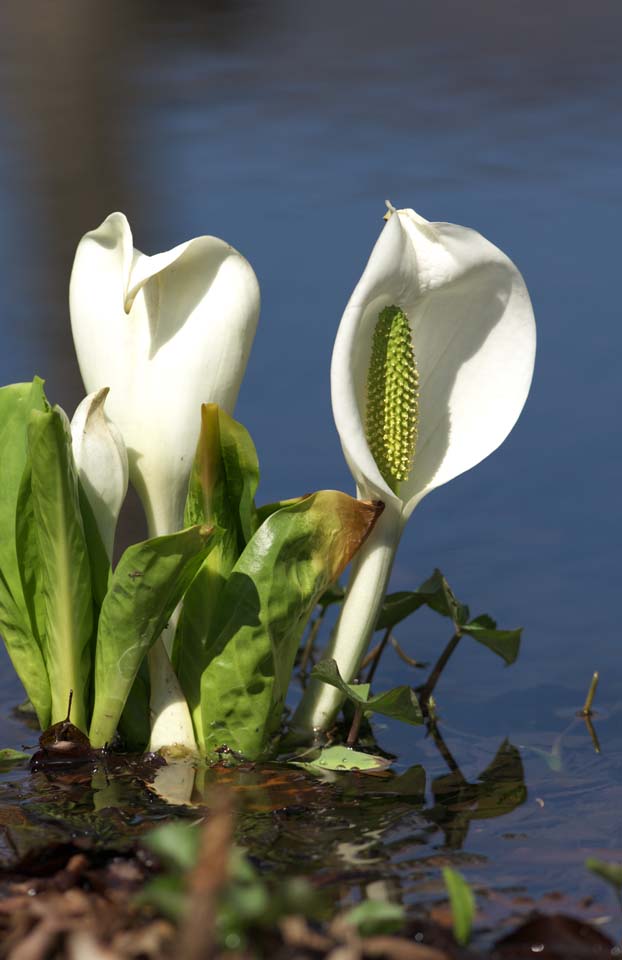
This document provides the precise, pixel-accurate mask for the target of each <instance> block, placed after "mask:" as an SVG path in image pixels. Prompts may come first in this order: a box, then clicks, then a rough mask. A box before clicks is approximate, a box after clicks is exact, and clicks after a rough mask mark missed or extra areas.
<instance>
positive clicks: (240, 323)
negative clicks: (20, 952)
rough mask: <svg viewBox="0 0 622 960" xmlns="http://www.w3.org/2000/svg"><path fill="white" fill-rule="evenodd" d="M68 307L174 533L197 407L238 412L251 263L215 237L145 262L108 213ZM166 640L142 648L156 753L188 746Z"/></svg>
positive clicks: (84, 368) (77, 265) (83, 251)
mask: <svg viewBox="0 0 622 960" xmlns="http://www.w3.org/2000/svg"><path fill="white" fill-rule="evenodd" d="M69 308H70V313H71V325H72V330H73V338H74V343H75V347H76V353H77V355H78V363H79V365H80V371H81V373H82V379H83V380H84V383H85V386H86V389H87V391H89V392H90V391H94V390H100V389H101V388H102V387H109V388H110V394H109V396H108V401H107V407H108V411H109V413H110V416H111V418H112V420H113V421H114V422H115V423H116V424H117V426H118V427H119V430H120V431H121V434H122V436H123V439H124V441H125V445H126V447H127V453H128V461H129V474H130V480H131V481H132V483H133V484H134V486H135V487H136V489H137V491H138V494H139V496H140V498H141V500H142V503H143V507H144V509H145V513H146V516H147V524H148V528H149V535H150V536H152V537H154V536H160V535H164V534H167V533H172V532H174V531H175V530H179V529H181V527H182V526H183V515H184V504H185V500H186V494H187V490H188V479H189V476H190V470H191V467H192V463H193V460H194V455H195V450H196V445H197V440H198V436H199V429H200V423H201V404H202V403H209V402H213V403H217V404H219V405H220V406H221V407H223V409H224V410H226V411H227V412H228V413H233V408H234V406H235V402H236V399H237V395H238V391H239V389H240V384H241V381H242V377H243V375H244V371H245V369H246V363H247V360H248V356H249V353H250V349H251V346H252V342H253V338H254V335H255V329H256V326H257V319H258V316H259V286H258V284H257V278H256V277H255V274H254V272H253V270H252V268H251V266H250V264H249V263H248V262H247V261H246V260H245V259H244V257H242V256H241V254H239V253H238V252H237V250H234V249H233V247H231V246H229V244H227V243H225V242H224V241H223V240H219V239H217V238H216V237H197V238H196V239H194V240H188V241H187V242H186V243H182V244H180V245H179V246H178V247H174V248H173V249H172V250H168V251H167V252H166V253H159V254H156V255H155V256H152V257H149V256H146V255H145V254H143V253H141V252H140V251H139V250H136V249H135V248H134V245H133V239H132V233H131V230H130V226H129V223H128V222H127V219H126V217H125V216H124V215H123V214H122V213H112V214H110V216H109V217H107V218H106V219H105V220H104V222H103V223H102V224H101V226H99V227H98V228H97V229H96V230H93V231H91V232H90V233H87V234H86V235H85V236H84V237H83V238H82V240H81V241H80V243H79V245H78V249H77V251H76V257H75V261H74V265H73V271H72V274H71V282H70V288H69ZM172 634H173V624H172V623H171V624H170V625H169V627H167V629H166V630H165V633H164V634H163V636H162V637H161V638H160V639H159V640H158V641H156V644H155V645H154V647H153V648H152V649H151V651H150V653H149V670H150V676H151V712H152V735H151V749H153V750H157V749H159V748H161V747H166V746H170V745H173V744H175V745H180V746H183V747H185V748H186V749H188V750H193V749H194V748H195V747H196V744H195V738H194V733H193V729H192V720H191V717H190V711H189V709H188V705H187V703H186V700H185V698H184V696H183V693H182V692H181V689H180V687H179V683H178V681H177V678H176V676H175V673H174V671H173V668H172V666H171V663H170V660H169V656H168V653H167V649H166V647H167V644H168V646H170V642H171V638H172Z"/></svg>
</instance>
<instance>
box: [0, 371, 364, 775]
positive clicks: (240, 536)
mask: <svg viewBox="0 0 622 960" xmlns="http://www.w3.org/2000/svg"><path fill="white" fill-rule="evenodd" d="M201 416H202V424H201V434H200V438H199V443H198V447H197V454H196V458H195V461H194V464H193V468H192V474H191V477H190V482H189V488H188V496H187V502H186V509H185V528H184V529H183V530H180V531H178V532H176V533H173V534H170V535H168V536H164V537H157V538H154V539H151V540H147V541H145V542H143V543H138V544H134V545H133V546H131V547H129V548H128V549H127V550H126V551H125V553H124V554H123V556H122V557H121V559H120V560H119V562H118V564H117V566H116V567H115V569H114V570H112V569H111V566H110V562H109V559H108V556H107V554H106V550H105V548H104V545H103V543H102V539H101V536H100V534H99V530H98V527H97V523H96V521H95V517H94V513H93V510H92V508H91V506H90V503H89V500H88V498H87V496H86V494H85V491H84V489H83V487H82V484H81V482H80V479H79V476H78V471H77V469H76V464H75V461H74V457H73V452H72V442H71V430H70V425H69V422H68V420H67V417H66V415H65V413H64V412H63V411H62V410H61V409H60V408H59V407H52V406H50V404H49V403H48V401H47V399H46V397H45V394H44V392H43V382H42V381H41V380H39V379H38V378H36V379H35V380H34V381H33V383H32V384H14V385H12V386H8V387H4V388H2V389H1V390H0V444H1V445H2V447H1V449H2V458H1V459H0V489H2V490H3V496H2V499H1V501H0V632H1V633H2V635H3V637H4V640H5V643H6V645H7V649H8V651H9V654H10V656H11V659H12V661H13V663H14V665H15V668H16V670H17V673H18V674H19V676H20V678H21V679H22V681H23V683H24V686H25V688H26V692H27V694H28V697H29V699H30V701H31V703H32V704H33V706H34V708H35V710H36V712H37V716H38V719H39V722H40V724H41V727H42V728H43V729H46V728H47V727H49V726H50V724H55V723H58V722H60V721H61V720H63V719H64V718H65V717H66V714H67V710H68V703H69V698H70V691H72V693H73V700H72V715H71V720H72V722H73V723H74V725H75V726H76V727H77V728H78V729H80V730H81V731H83V732H84V733H88V735H89V738H90V741H91V744H92V746H93V747H95V748H98V747H103V746H105V745H106V744H107V743H109V742H110V741H112V739H113V738H114V736H115V734H116V731H117V729H118V727H119V725H120V724H121V726H122V728H123V731H124V733H125V734H126V736H127V739H128V741H129V742H130V743H131V744H133V745H136V746H144V745H145V743H146V740H147V737H148V730H149V676H148V672H147V671H146V667H145V656H146V654H147V653H148V652H149V650H150V648H151V647H152V645H153V644H154V643H155V641H156V640H157V639H158V637H159V636H160V635H161V634H162V631H163V630H164V629H165V627H166V626H167V624H168V622H169V620H170V619H171V617H172V616H173V614H174V611H175V610H176V608H177V607H178V605H179V604H180V601H181V600H182V598H183V600H184V602H183V607H182V609H181V614H180V616H179V619H178V623H177V628H176V633H175V640H174V645H173V651H172V662H173V665H174V668H175V670H176V673H177V677H178V679H179V682H180V684H181V687H182V690H183V692H184V695H185V696H186V698H187V701H188V704H189V707H190V710H191V714H192V719H193V724H194V728H195V731H196V738H197V742H198V744H199V747H200V749H201V750H202V752H204V753H206V754H213V753H214V751H216V750H217V749H218V748H220V747H221V746H223V745H225V746H227V747H228V748H229V749H231V750H233V751H236V752H238V753H240V754H243V755H244V756H246V757H248V758H251V759H255V758H257V757H258V756H261V755H262V754H263V753H265V752H266V751H267V750H268V749H269V746H270V743H271V740H272V738H273V736H274V734H275V733H276V732H277V731H278V729H279V726H280V724H281V720H282V713H283V706H284V703H285V697H286V693H287V688H288V685H289V682H290V677H291V673H292V669H293V665H294V659H295V656H296V651H297V649H298V646H299V643H300V638H301V635H302V632H303V630H304V628H305V625H306V623H307V620H308V618H309V616H310V614H311V612H312V610H313V608H314V607H315V605H316V604H317V603H322V604H324V605H327V604H329V603H332V602H338V600H339V597H340V594H339V591H338V590H336V589H333V588H332V585H333V584H334V583H335V581H336V580H337V578H338V576H339V575H340V573H341V572H342V570H343V569H344V567H345V566H346V565H347V564H348V562H349V561H350V559H351V558H352V555H353V553H354V552H355V550H356V549H357V548H358V546H359V545H360V544H361V543H362V541H363V540H364V538H365V536H366V535H367V534H368V532H369V530H370V529H371V527H372V525H373V523H374V521H375V519H376V516H377V515H378V512H379V509H380V508H379V507H378V505H373V504H369V503H364V502H359V501H357V500H354V499H353V498H351V497H348V496H346V495H345V494H342V493H339V492H336V491H320V492H318V493H315V494H311V495H309V496H305V497H299V498H297V499H294V500H287V501H282V502H280V503H275V504H270V505H268V506H266V507H263V508H261V509H260V510H258V509H257V507H256V506H255V493H256V490H257V485H258V481H259V466H258V461H257V454H256V452H255V447H254V445H253V443H252V440H251V438H250V436H249V435H248V433H247V431H246V430H245V429H244V427H242V426H241V424H239V423H237V422H236V421H235V420H233V419H232V418H231V417H229V416H228V415H227V414H226V413H225V412H224V411H223V410H221V409H220V408H219V407H218V406H217V405H216V404H206V405H204V406H203V408H202V411H201Z"/></svg>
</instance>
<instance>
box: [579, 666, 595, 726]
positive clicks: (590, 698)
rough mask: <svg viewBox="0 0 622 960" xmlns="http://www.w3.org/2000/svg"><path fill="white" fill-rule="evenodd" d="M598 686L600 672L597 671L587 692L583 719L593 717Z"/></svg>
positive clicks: (582, 711)
mask: <svg viewBox="0 0 622 960" xmlns="http://www.w3.org/2000/svg"><path fill="white" fill-rule="evenodd" d="M597 686H598V670H595V671H594V673H593V675H592V680H591V682H590V688H589V690H588V691H587V697H586V698H585V703H584V704H583V709H582V710H581V716H582V717H591V716H592V712H593V711H592V704H593V702H594V696H595V694H596V687H597Z"/></svg>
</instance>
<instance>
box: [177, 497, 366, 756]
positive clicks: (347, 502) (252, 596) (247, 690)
mask: <svg viewBox="0 0 622 960" xmlns="http://www.w3.org/2000/svg"><path fill="white" fill-rule="evenodd" d="M378 514H379V508H378V506H377V505H375V504H371V503H367V502H366V501H357V500H354V499H353V498H352V497H348V496H346V494H343V493H339V492H336V491H332V490H324V491H321V492H319V493H315V494H312V495H311V496H309V497H306V498H305V499H304V500H301V501H299V502H298V503H294V504H292V505H291V506H288V507H284V508H283V509H281V510H278V511H277V512H276V513H274V514H273V515H272V516H271V517H269V518H268V519H267V520H266V521H265V523H263V524H262V526H261V527H259V529H258V530H257V532H256V533H255V535H254V537H253V538H252V540H251V541H250V543H249V544H248V546H247V547H246V549H245V550H244V552H243V554H242V556H241V557H240V559H239V560H238V562H237V563H236V565H235V567H234V569H233V572H232V574H231V576H230V578H229V580H228V582H227V585H226V587H225V589H224V591H223V593H222V598H221V602H220V604H219V608H218V614H217V618H216V620H215V623H214V633H213V635H212V636H211V637H207V638H206V642H205V647H204V649H203V655H202V659H201V661H199V662H197V669H200V666H201V665H203V671H202V678H201V688H200V697H201V709H202V713H203V730H202V731H197V732H198V734H199V741H200V743H201V745H202V746H203V747H205V748H206V749H207V751H213V750H215V749H216V748H218V747H220V746H221V745H223V744H226V745H227V746H228V747H230V748H231V749H233V750H235V751H237V752H239V753H241V754H243V755H244V756H246V757H248V758H249V759H255V758H257V757H259V756H261V754H262V753H263V752H264V751H265V750H266V748H267V746H268V742H269V739H270V736H271V735H272V734H273V733H274V732H276V730H277V729H278V726H279V723H280V719H281V714H282V710H283V704H284V702H285V694H286V691H287V687H288V684H289V681H290V677H291V672H292V668H293V664H294V658H295V656H296V651H297V649H298V646H299V643H300V638H301V636H302V633H303V630H304V627H305V624H306V622H307V619H308V617H309V615H310V613H311V612H312V610H313V607H314V606H315V604H316V603H317V602H318V600H319V598H320V597H321V596H322V594H323V593H324V592H325V590H326V588H327V587H328V585H329V584H330V583H332V582H333V581H334V580H336V579H337V578H338V577H339V575H340V574H341V573H342V571H343V570H344V568H345V567H346V566H347V564H348V563H349V562H350V560H351V558H352V556H353V555H354V553H355V551H356V550H357V548H358V547H359V545H360V544H361V543H362V542H363V540H364V539H365V537H366V536H367V534H368V533H369V531H370V530H371V528H372V526H373V524H374V522H375V520H376V517H377V516H378ZM185 692H186V696H188V698H189V702H190V706H191V709H192V708H196V693H197V691H196V690H194V691H190V695H189V693H188V691H187V690H186V691H185ZM201 734H202V735H201Z"/></svg>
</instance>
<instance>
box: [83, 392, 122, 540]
mask: <svg viewBox="0 0 622 960" xmlns="http://www.w3.org/2000/svg"><path fill="white" fill-rule="evenodd" d="M108 393H109V387H102V389H101V390H96V391H95V392H94V393H90V394H89V395H88V396H87V397H85V398H84V400H82V402H81V403H80V404H79V405H78V408H77V409H76V412H75V414H74V416H73V419H72V421H71V440H72V447H73V455H74V459H75V462H76V467H77V470H78V475H79V477H80V481H81V482H82V485H83V487H84V491H85V493H86V496H87V498H88V501H89V503H90V505H91V509H92V510H93V513H94V515H95V519H96V522H97V526H98V529H99V532H100V534H101V537H102V540H103V542H104V546H105V547H106V550H107V552H108V555H109V556H111V554H112V545H113V541H114V532H115V529H116V524H117V519H118V516H119V511H120V510H121V505H122V503H123V501H124V499H125V495H126V493H127V486H128V473H129V471H128V460H127V450H126V449H125V443H124V442H123V437H122V436H121V433H120V431H119V430H118V428H117V427H116V425H115V424H114V423H113V422H112V420H110V418H109V417H108V416H107V414H106V411H105V409H104V404H105V401H106V397H107V396H108Z"/></svg>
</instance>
